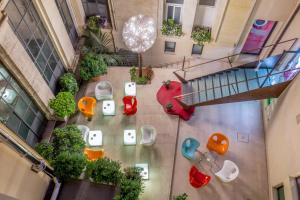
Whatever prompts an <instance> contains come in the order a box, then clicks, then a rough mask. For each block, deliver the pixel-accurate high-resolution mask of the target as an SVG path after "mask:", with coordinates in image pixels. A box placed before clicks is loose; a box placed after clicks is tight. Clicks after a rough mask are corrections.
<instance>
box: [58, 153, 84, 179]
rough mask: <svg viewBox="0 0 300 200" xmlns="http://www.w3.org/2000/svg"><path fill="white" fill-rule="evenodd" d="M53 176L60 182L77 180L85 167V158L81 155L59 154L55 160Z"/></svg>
mask: <svg viewBox="0 0 300 200" xmlns="http://www.w3.org/2000/svg"><path fill="white" fill-rule="evenodd" d="M53 166H54V174H55V176H56V177H58V178H59V180H60V181H68V180H71V179H77V178H78V177H79V176H80V174H81V173H82V171H83V169H84V168H85V166H86V158H85V156H84V154H82V153H70V152H67V151H65V152H61V153H60V154H58V155H57V156H56V158H55V162H54V164H53Z"/></svg>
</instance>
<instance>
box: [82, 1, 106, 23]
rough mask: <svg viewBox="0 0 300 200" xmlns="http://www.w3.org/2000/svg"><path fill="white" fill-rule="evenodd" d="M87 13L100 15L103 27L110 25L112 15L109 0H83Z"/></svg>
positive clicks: (87, 14)
mask: <svg viewBox="0 0 300 200" xmlns="http://www.w3.org/2000/svg"><path fill="white" fill-rule="evenodd" d="M82 5H83V8H84V12H85V15H86V16H87V17H90V16H95V15H97V16H100V23H101V26H102V27H109V26H110V23H111V21H110V15H109V9H108V3H107V0H82Z"/></svg>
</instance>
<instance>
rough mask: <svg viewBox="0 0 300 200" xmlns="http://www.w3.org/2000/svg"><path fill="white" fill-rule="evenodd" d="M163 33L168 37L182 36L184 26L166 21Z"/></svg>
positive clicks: (171, 20)
mask: <svg viewBox="0 0 300 200" xmlns="http://www.w3.org/2000/svg"><path fill="white" fill-rule="evenodd" d="M161 33H162V34H163V35H168V36H182V35H183V32H182V25H181V24H176V23H175V21H174V20H173V19H168V20H164V21H163V25H162V29H161Z"/></svg>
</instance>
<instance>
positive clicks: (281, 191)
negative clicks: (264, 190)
mask: <svg viewBox="0 0 300 200" xmlns="http://www.w3.org/2000/svg"><path fill="white" fill-rule="evenodd" d="M276 193H277V200H285V197H284V187H283V185H282V186H279V187H277V188H276Z"/></svg>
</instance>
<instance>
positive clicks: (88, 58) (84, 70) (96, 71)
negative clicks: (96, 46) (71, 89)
mask: <svg viewBox="0 0 300 200" xmlns="http://www.w3.org/2000/svg"><path fill="white" fill-rule="evenodd" d="M106 72H107V64H106V63H105V61H104V59H103V57H102V56H101V55H98V54H95V53H92V52H88V53H86V54H85V55H84V57H83V59H82V60H81V62H80V77H81V78H82V79H83V80H85V81H87V80H90V79H92V78H94V79H96V80H97V78H96V77H99V76H100V75H103V74H105V73H106Z"/></svg>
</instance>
